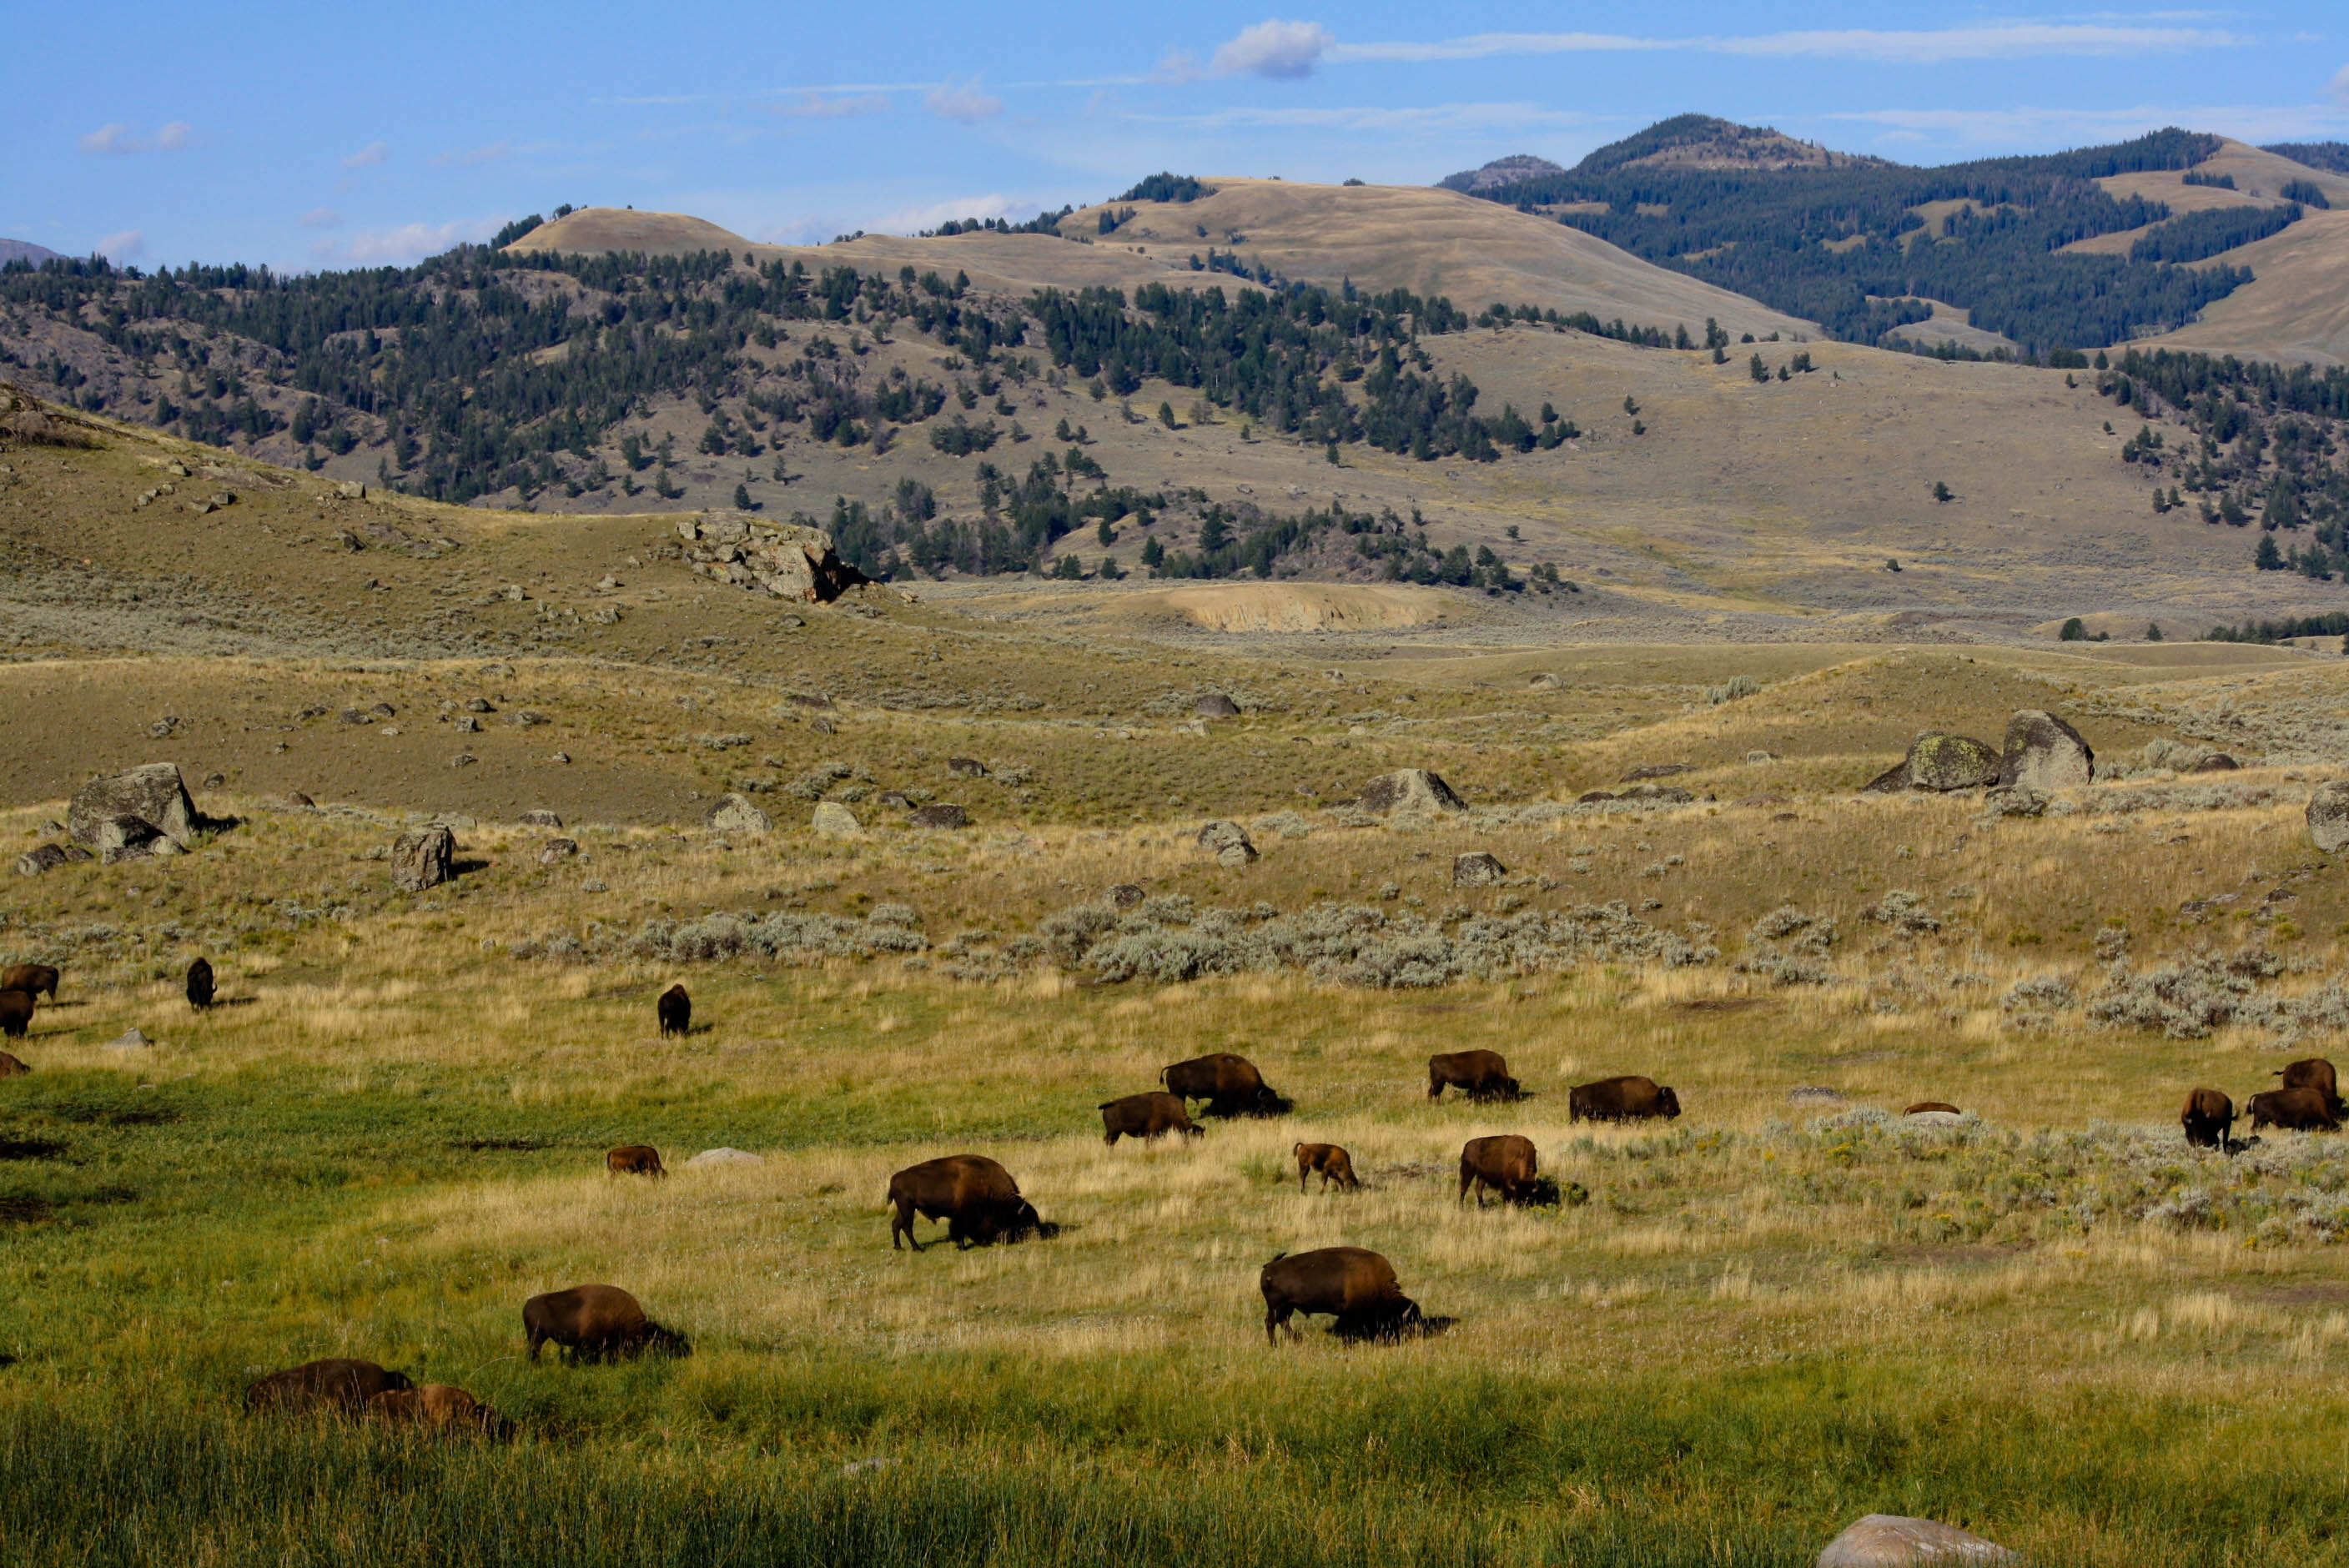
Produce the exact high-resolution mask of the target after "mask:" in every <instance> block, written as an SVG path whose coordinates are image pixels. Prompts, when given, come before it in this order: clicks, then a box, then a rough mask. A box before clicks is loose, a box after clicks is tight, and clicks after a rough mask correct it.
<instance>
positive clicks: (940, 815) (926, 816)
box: [905, 804, 970, 828]
mask: <svg viewBox="0 0 2349 1568" xmlns="http://www.w3.org/2000/svg"><path fill="white" fill-rule="evenodd" d="M905 820H906V821H907V822H908V823H910V824H911V825H912V826H914V827H916V828H968V827H969V826H970V813H969V812H968V811H966V810H963V809H962V808H961V807H959V806H949V805H944V804H941V805H936V806H924V807H922V808H921V809H920V810H916V812H915V813H914V814H913V815H912V816H910V817H908V818H906V819H905Z"/></svg>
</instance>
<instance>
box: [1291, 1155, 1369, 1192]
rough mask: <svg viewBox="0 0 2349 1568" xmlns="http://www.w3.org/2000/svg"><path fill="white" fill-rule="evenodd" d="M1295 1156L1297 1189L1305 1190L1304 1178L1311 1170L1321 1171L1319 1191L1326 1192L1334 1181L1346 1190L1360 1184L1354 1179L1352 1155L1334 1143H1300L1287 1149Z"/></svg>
mask: <svg viewBox="0 0 2349 1568" xmlns="http://www.w3.org/2000/svg"><path fill="white" fill-rule="evenodd" d="M1289 1152H1290V1153H1291V1154H1294V1155H1296V1156H1297V1191H1299V1193H1300V1194H1301V1193H1303V1192H1304V1191H1305V1178H1306V1177H1307V1175H1309V1173H1311V1172H1312V1171H1319V1172H1321V1191H1324V1192H1327V1191H1329V1190H1330V1182H1332V1181H1335V1182H1336V1183H1338V1185H1339V1186H1340V1187H1342V1188H1344V1189H1345V1190H1346V1191H1355V1190H1357V1189H1359V1188H1360V1187H1361V1182H1360V1181H1356V1180H1355V1179H1354V1157H1353V1156H1352V1155H1350V1154H1349V1153H1347V1152H1346V1151H1345V1150H1342V1149H1340V1148H1339V1147H1338V1146H1337V1145H1336V1144H1334V1143H1300V1144H1298V1145H1297V1146H1296V1147H1294V1148H1293V1149H1291V1150H1289Z"/></svg>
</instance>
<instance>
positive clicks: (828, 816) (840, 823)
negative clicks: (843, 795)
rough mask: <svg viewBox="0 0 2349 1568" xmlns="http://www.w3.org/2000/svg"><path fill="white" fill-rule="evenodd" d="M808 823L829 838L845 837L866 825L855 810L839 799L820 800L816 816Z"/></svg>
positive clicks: (816, 807)
mask: <svg viewBox="0 0 2349 1568" xmlns="http://www.w3.org/2000/svg"><path fill="white" fill-rule="evenodd" d="M808 825H809V826H810V827H812V828H813V829H814V830H816V831H817V832H819V833H822V834H823V835H824V836H825V837H827V838H845V837H847V836H848V835H849V834H851V833H854V832H856V831H858V830H860V829H862V828H863V827H864V823H862V822H860V821H858V820H856V813H855V812H854V811H852V810H849V809H848V808H847V807H845V806H843V805H842V804H841V803H840V802H839V801H837V800H818V801H817V802H816V803H815V818H814V820H812V821H811V822H810V823H809V824H808Z"/></svg>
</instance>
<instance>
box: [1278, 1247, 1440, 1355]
mask: <svg viewBox="0 0 2349 1568" xmlns="http://www.w3.org/2000/svg"><path fill="white" fill-rule="evenodd" d="M1257 1284H1258V1286H1259V1287H1260V1288H1261V1289H1262V1290H1263V1292H1264V1337H1265V1343H1267V1344H1268V1345H1278V1344H1279V1343H1280V1334H1279V1330H1280V1329H1281V1327H1282V1326H1284V1325H1286V1324H1287V1323H1288V1320H1289V1318H1290V1317H1291V1316H1292V1315H1296V1314H1298V1313H1303V1314H1305V1315H1308V1316H1310V1315H1313V1314H1315V1313H1327V1314H1329V1315H1331V1316H1334V1317H1335V1318H1336V1319H1337V1320H1338V1321H1337V1323H1336V1325H1335V1326H1333V1328H1332V1330H1331V1331H1332V1332H1333V1333H1335V1334H1336V1335H1337V1336H1339V1337H1340V1338H1341V1339H1395V1338H1400V1337H1401V1336H1402V1335H1404V1334H1405V1333H1408V1332H1410V1331H1412V1330H1413V1329H1414V1328H1419V1327H1422V1326H1424V1325H1425V1323H1426V1320H1425V1318H1424V1317H1423V1316H1422V1315H1421V1313H1420V1310H1419V1303H1417V1302H1415V1301H1413V1300H1412V1299H1411V1297H1409V1296H1407V1295H1403V1293H1402V1287H1401V1286H1399V1285H1398V1284H1396V1283H1395V1272H1394V1264H1391V1263H1389V1262H1387V1260H1386V1259H1384V1258H1382V1257H1381V1256H1380V1255H1379V1254H1378V1253H1374V1252H1371V1251H1370V1250H1369V1249H1367V1248H1364V1247H1323V1248H1321V1249H1320V1250H1319V1251H1318V1252H1310V1253H1298V1254H1297V1255H1296V1256H1295V1257H1290V1256H1289V1255H1288V1253H1274V1254H1273V1258H1272V1261H1271V1262H1270V1263H1268V1264H1265V1265H1264V1272H1263V1274H1260V1275H1258V1276H1257ZM1288 1332H1289V1336H1290V1337H1291V1338H1295V1337H1296V1336H1297V1330H1296V1329H1295V1328H1293V1327H1292V1328H1290V1329H1289V1331H1288Z"/></svg>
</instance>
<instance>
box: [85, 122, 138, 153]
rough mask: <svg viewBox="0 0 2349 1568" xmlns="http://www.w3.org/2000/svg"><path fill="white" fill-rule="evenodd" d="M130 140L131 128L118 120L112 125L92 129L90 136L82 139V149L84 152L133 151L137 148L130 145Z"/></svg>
mask: <svg viewBox="0 0 2349 1568" xmlns="http://www.w3.org/2000/svg"><path fill="white" fill-rule="evenodd" d="M129 142H130V128H129V126H127V125H123V124H121V123H120V122H119V121H118V122H116V123H114V124H112V125H101V126H99V127H98V129H96V130H93V131H91V132H90V133H89V134H88V136H85V137H83V138H82V139H81V150H83V151H84V152H131V151H135V150H136V149H134V148H132V147H131V146H130V145H129Z"/></svg>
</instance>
